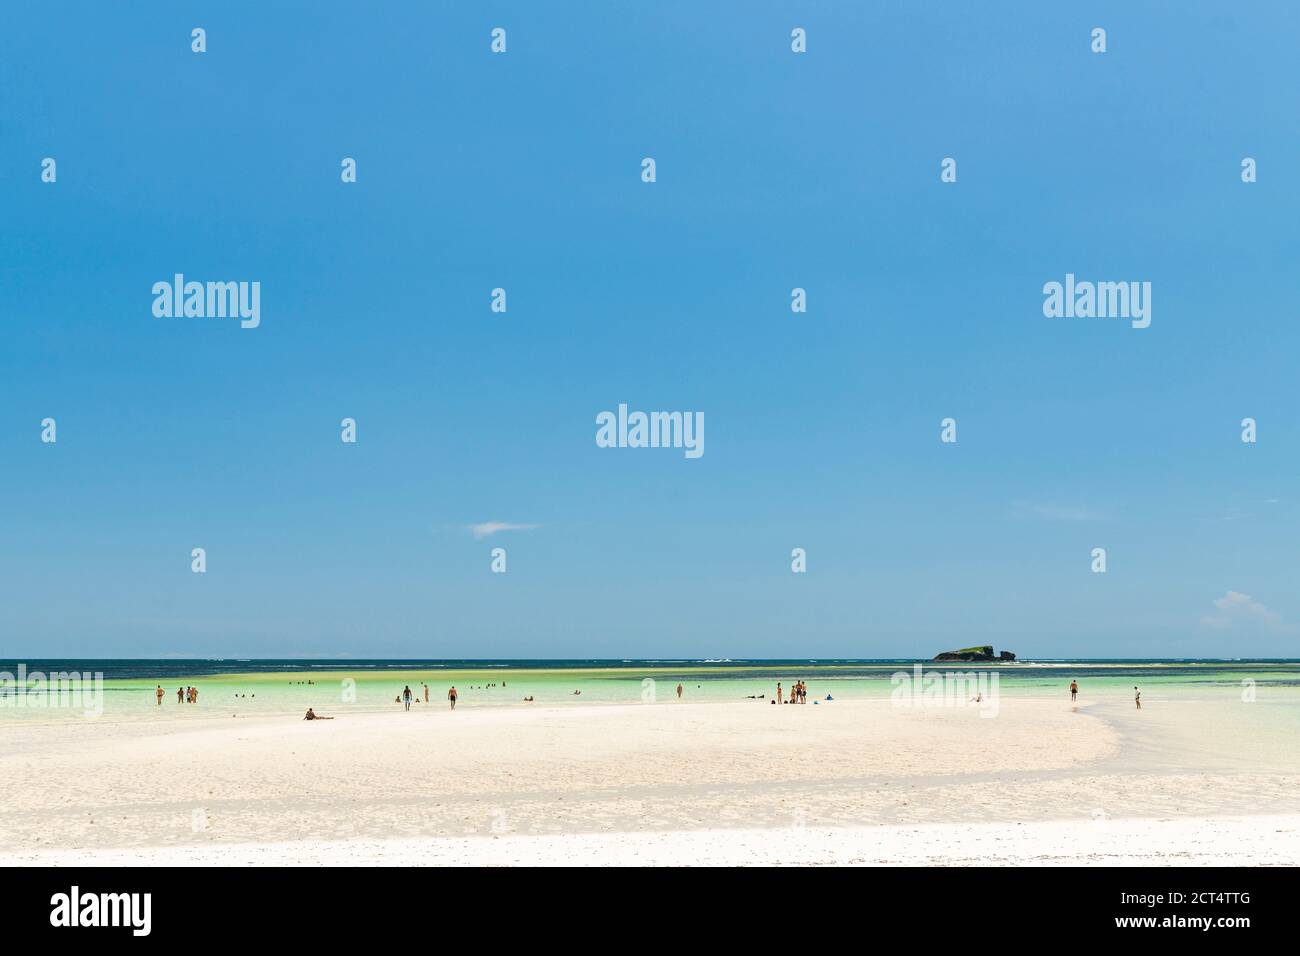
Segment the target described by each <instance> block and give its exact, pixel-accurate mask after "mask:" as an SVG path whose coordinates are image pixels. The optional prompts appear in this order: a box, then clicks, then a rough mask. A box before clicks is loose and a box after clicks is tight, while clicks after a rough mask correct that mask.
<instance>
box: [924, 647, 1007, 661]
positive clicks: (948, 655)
mask: <svg viewBox="0 0 1300 956" xmlns="http://www.w3.org/2000/svg"><path fill="white" fill-rule="evenodd" d="M934 659H935V660H936V661H962V662H968V661H1014V660H1015V659H1016V655H1015V654H1012V653H1011V652H1010V651H1003V652H1002V653H1001V654H994V653H993V645H992V644H985V645H983V646H981V647H963V648H962V649H961V650H959V651H944V652H943V653H942V654H936V655H935V656H934Z"/></svg>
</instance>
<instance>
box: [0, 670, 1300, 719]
mask: <svg viewBox="0 0 1300 956" xmlns="http://www.w3.org/2000/svg"><path fill="white" fill-rule="evenodd" d="M918 665H919V666H920V667H921V668H922V673H924V674H958V673H960V674H979V675H982V677H983V679H984V680H985V681H986V682H988V683H987V685H986V686H994V682H995V686H996V690H997V692H998V693H1000V694H1003V695H1009V696H1019V695H1032V696H1055V695H1061V696H1062V697H1065V696H1066V695H1067V688H1068V685H1069V683H1070V681H1071V680H1077V681H1079V684H1080V687H1081V690H1082V693H1083V699H1084V700H1085V701H1091V700H1097V699H1104V700H1107V701H1114V702H1122V701H1131V698H1132V687H1133V685H1134V684H1137V685H1139V686H1140V687H1141V688H1142V693H1143V699H1144V700H1145V701H1148V702H1149V703H1154V702H1155V701H1157V700H1162V699H1164V700H1178V701H1185V702H1192V701H1197V700H1201V701H1205V702H1207V703H1209V702H1220V703H1238V702H1241V703H1255V702H1259V703H1267V704H1269V705H1270V707H1269V708H1267V709H1264V708H1261V709H1260V710H1259V711H1258V715H1259V716H1256V717H1252V718H1251V719H1252V720H1259V719H1262V715H1264V714H1266V713H1270V714H1272V715H1273V716H1271V717H1269V718H1267V720H1268V724H1269V726H1285V727H1288V728H1291V729H1295V730H1300V661H1294V660H1292V661H1033V662H1018V663H1014V664H986V665H972V664H950V665H935V664H931V663H929V662H916V661H865V660H864V661H847V660H841V661H811V660H803V661H175V660H168V661H27V662H17V661H11V662H0V721H5V720H23V719H26V720H31V719H40V720H51V719H61V718H65V717H84V716H86V715H87V713H90V714H92V715H95V716H100V717H104V718H109V719H114V718H122V719H130V718H135V717H141V718H142V717H149V716H156V715H157V714H158V713H159V712H160V711H164V712H167V713H168V714H173V715H174V714H177V713H184V714H185V715H201V714H205V715H208V716H213V715H227V714H232V713H234V714H240V715H252V714H259V713H264V714H271V713H302V712H303V711H305V710H306V708H307V707H313V708H315V709H317V710H319V711H321V712H322V713H325V712H332V713H337V712H340V711H343V710H366V711H377V710H386V709H392V708H395V707H400V706H401V704H400V703H399V702H397V701H396V698H397V697H398V696H399V695H400V694H401V692H402V689H403V688H404V687H405V686H408V685H409V686H410V687H411V689H412V691H413V692H414V693H415V695H416V698H417V703H416V704H414V705H413V706H414V707H415V708H417V709H418V708H425V707H434V706H436V707H446V706H447V703H446V692H447V689H448V688H449V687H450V686H452V685H455V686H456V688H457V691H458V693H459V705H458V706H460V707H467V708H474V707H485V706H490V707H497V706H529V704H528V703H526V702H525V701H524V698H525V697H532V698H533V699H534V700H533V704H547V705H556V704H565V705H574V706H577V705H581V704H589V703H633V702H641V701H646V700H651V699H672V698H675V696H676V687H677V685H678V684H681V685H682V687H683V695H684V697H685V698H686V699H689V700H705V701H726V700H744V699H746V698H748V697H750V696H757V695H764V696H765V697H767V698H770V697H771V696H772V695H773V694H774V693H775V691H776V685H777V682H778V681H779V682H781V684H782V687H783V690H784V691H785V692H786V693H788V691H789V687H790V685H791V683H792V682H794V681H795V680H804V681H805V682H806V683H807V684H808V686H809V689H810V694H811V696H812V697H813V698H824V697H825V696H826V695H827V694H831V695H833V696H835V697H836V698H838V699H853V698H859V699H860V698H888V697H889V696H890V694H891V692H893V690H894V688H895V687H896V686H897V681H896V680H895V675H898V674H900V673H901V674H906V675H908V677H909V678H911V677H914V675H915V673H916V671H915V668H916V667H917V666H918ZM20 668H21V671H20ZM22 671H25V673H22V676H24V677H26V692H24V691H23V687H22V685H21V684H20V682H19V677H20V673H21V672H22ZM58 674H75V675H100V676H99V679H98V681H97V680H96V679H95V678H94V677H91V678H90V679H88V680H85V681H80V682H78V681H69V682H66V683H64V684H62V685H61V686H60V687H59V690H58V692H53V690H52V688H53V687H54V685H53V684H52V682H51V677H52V676H53V675H58ZM426 683H427V684H428V686H429V702H428V703H425V701H424V687H423V685H424V684H426ZM159 684H161V685H162V687H163V689H164V697H163V704H162V706H161V707H159V706H158V705H157V704H156V703H155V687H156V686H158V685H159ZM191 685H193V686H195V687H197V688H198V690H199V700H198V702H197V703H196V704H179V703H177V700H176V691H177V689H178V687H182V686H191ZM575 690H576V691H581V693H580V694H574V691H575ZM1293 720H1294V721H1296V723H1295V724H1294V726H1293V724H1292V721H1293Z"/></svg>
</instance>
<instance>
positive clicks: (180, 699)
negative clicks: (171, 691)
mask: <svg viewBox="0 0 1300 956" xmlns="http://www.w3.org/2000/svg"><path fill="white" fill-rule="evenodd" d="M176 703H178V704H183V703H185V688H183V687H177V688H176Z"/></svg>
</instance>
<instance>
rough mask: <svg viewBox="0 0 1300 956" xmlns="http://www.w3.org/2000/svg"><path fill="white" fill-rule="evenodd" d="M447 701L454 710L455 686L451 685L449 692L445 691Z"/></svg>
mask: <svg viewBox="0 0 1300 956" xmlns="http://www.w3.org/2000/svg"><path fill="white" fill-rule="evenodd" d="M447 700H448V701H450V702H451V709H452V710H455V709H456V685H455V684H452V685H451V690H449V691H447Z"/></svg>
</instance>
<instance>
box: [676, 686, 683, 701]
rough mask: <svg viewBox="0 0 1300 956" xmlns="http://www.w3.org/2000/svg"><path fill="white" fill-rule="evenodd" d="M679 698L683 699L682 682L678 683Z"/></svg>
mask: <svg viewBox="0 0 1300 956" xmlns="http://www.w3.org/2000/svg"><path fill="white" fill-rule="evenodd" d="M677 699H678V700H681V699H682V685H681V684H678V685H677Z"/></svg>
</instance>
